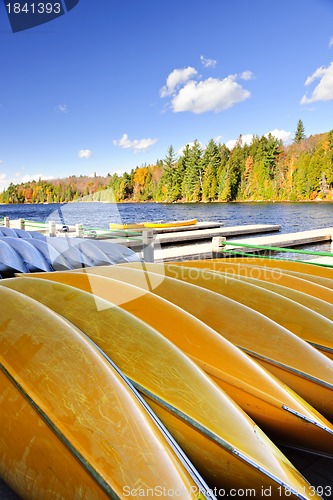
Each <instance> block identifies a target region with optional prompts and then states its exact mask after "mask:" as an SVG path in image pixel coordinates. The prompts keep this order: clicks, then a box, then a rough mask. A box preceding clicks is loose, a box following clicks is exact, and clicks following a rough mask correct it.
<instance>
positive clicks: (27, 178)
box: [15, 174, 54, 184]
mask: <svg viewBox="0 0 333 500" xmlns="http://www.w3.org/2000/svg"><path fill="white" fill-rule="evenodd" d="M39 179H42V180H43V181H48V180H50V179H54V177H53V176H50V175H43V174H34V175H29V174H26V175H24V176H23V177H22V178H21V180H20V179H18V178H16V179H15V183H17V184H20V183H21V182H32V181H39Z"/></svg>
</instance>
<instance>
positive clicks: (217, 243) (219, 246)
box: [212, 236, 226, 259]
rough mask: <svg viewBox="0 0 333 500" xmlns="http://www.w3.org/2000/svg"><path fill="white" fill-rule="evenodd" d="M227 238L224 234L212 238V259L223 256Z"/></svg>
mask: <svg viewBox="0 0 333 500" xmlns="http://www.w3.org/2000/svg"><path fill="white" fill-rule="evenodd" d="M225 241H226V238H225V237H224V236H214V238H213V239H212V259H219V258H220V257H222V250H223V248H224V247H225Z"/></svg>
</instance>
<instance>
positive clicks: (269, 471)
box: [1, 278, 329, 498]
mask: <svg viewBox="0 0 333 500" xmlns="http://www.w3.org/2000/svg"><path fill="white" fill-rule="evenodd" d="M1 284H3V285H6V284H7V286H10V287H11V286H12V287H14V288H19V289H20V290H22V291H23V292H24V293H27V294H28V295H31V296H33V297H35V298H36V299H37V300H38V301H41V302H42V303H43V304H45V305H47V306H48V307H51V308H52V309H53V310H55V311H58V312H59V313H60V314H61V315H62V316H63V317H64V318H66V319H67V320H69V321H70V322H72V323H73V324H75V326H77V327H78V328H79V329H80V330H82V331H83V332H84V333H85V334H87V335H88V336H89V337H90V338H91V339H92V340H93V341H94V342H96V344H97V345H98V346H99V347H100V348H101V349H102V350H103V352H104V353H105V354H106V355H108V356H109V357H110V358H111V359H112V360H113V361H114V362H115V363H116V364H117V366H119V367H120V368H121V369H122V371H123V372H124V373H125V375H127V376H128V377H129V378H130V379H131V380H132V381H133V383H134V384H135V386H136V387H137V388H138V389H139V390H140V391H141V393H142V395H143V396H144V397H145V399H146V400H147V401H148V402H149V404H150V405H151V407H152V408H153V410H154V411H155V412H156V413H157V415H158V416H159V417H160V418H161V420H162V421H163V422H164V424H165V425H166V427H167V428H168V429H169V430H170V432H171V433H172V434H173V436H174V437H175V438H176V440H177V441H178V442H179V443H180V444H181V446H182V448H183V449H184V450H185V452H186V453H187V454H188V456H189V457H190V459H191V460H192V461H193V463H194V465H195V466H196V467H197V468H198V470H199V472H201V473H202V474H203V475H204V477H205V479H206V478H207V481H208V483H209V484H210V485H212V486H214V487H222V488H230V487H232V488H237V487H238V488H244V487H246V486H248V485H251V487H252V488H255V489H256V491H257V492H258V493H259V492H260V491H261V489H262V487H267V488H270V487H272V496H273V497H276V498H278V497H279V496H280V491H281V487H282V490H283V487H284V486H287V487H289V488H291V489H292V490H293V491H294V492H302V495H303V497H304V498H310V497H311V489H310V488H309V485H308V484H307V483H306V481H305V480H304V478H303V477H302V476H301V475H300V474H299V473H298V472H297V471H296V469H295V468H294V467H293V466H292V465H291V464H290V462H289V461H288V460H287V459H286V458H285V457H284V456H283V455H282V454H281V452H280V451H279V450H278V448H276V446H275V445H274V444H273V443H272V442H271V441H270V440H269V439H268V438H267V437H266V436H265V434H264V433H263V432H262V431H261V430H260V428H259V427H258V426H257V425H256V424H255V423H254V422H253V421H252V420H251V419H250V418H249V417H248V416H247V415H246V414H245V413H244V412H243V411H242V410H241V409H240V408H239V407H238V406H237V405H236V404H235V403H234V402H233V401H232V400H231V399H230V398H229V397H228V396H227V395H226V394H225V393H224V392H223V391H222V390H221V389H220V388H219V387H218V386H217V385H216V384H215V383H214V382H213V381H212V380H211V379H210V378H208V377H207V376H206V375H205V374H204V373H203V372H202V371H201V370H200V369H199V368H198V367H197V366H196V365H195V364H194V363H192V362H191V361H190V360H189V358H188V357H187V356H185V354H183V353H182V352H181V351H180V350H179V349H177V348H176V347H175V346H174V345H173V344H172V343H171V342H169V341H168V340H166V339H165V338H164V337H163V336H162V335H160V334H159V333H158V332H157V331H156V330H154V329H152V328H151V327H149V326H148V325H146V324H145V323H143V322H142V321H140V320H138V319H137V318H135V317H134V316H133V315H131V314H129V313H128V312H126V311H124V310H122V309H120V308H119V307H117V306H112V304H111V303H110V302H107V301H105V300H103V299H100V298H96V297H94V296H93V295H92V294H90V293H87V292H83V291H82V290H78V289H75V288H73V287H69V286H68V285H64V284H60V283H53V282H51V281H47V280H42V279H34V278H23V279H12V280H5V281H3V282H2V283H1ZM94 406H97V408H98V405H96V403H94ZM328 436H329V434H328ZM130 439H131V440H132V439H133V437H131V438H130ZM126 442H127V441H126ZM132 463H133V464H136V461H135V459H134V460H133V461H132ZM135 468H136V467H134V469H135ZM302 495H300V494H296V493H295V494H294V495H293V496H296V497H298V498H302ZM282 496H283V495H282ZM287 496H288V495H287Z"/></svg>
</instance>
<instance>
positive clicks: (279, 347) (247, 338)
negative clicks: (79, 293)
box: [53, 265, 333, 420]
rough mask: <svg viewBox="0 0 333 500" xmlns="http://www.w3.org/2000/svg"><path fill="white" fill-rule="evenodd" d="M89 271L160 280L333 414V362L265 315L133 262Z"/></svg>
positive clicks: (180, 301)
mask: <svg viewBox="0 0 333 500" xmlns="http://www.w3.org/2000/svg"><path fill="white" fill-rule="evenodd" d="M126 266H127V265H126ZM89 273H91V274H97V275H102V276H106V277H111V278H114V279H117V280H119V281H124V282H127V283H132V284H134V285H136V286H139V287H141V288H144V289H149V288H148V286H149V283H154V282H156V283H157V286H156V287H155V288H154V289H153V290H152V291H153V292H154V293H155V294H157V295H159V296H161V297H163V298H165V299H166V300H169V301H170V302H172V303H174V304H176V305H178V306H179V307H181V308H182V309H184V310H186V311H187V312H189V313H190V314H193V316H195V317H197V318H198V319H200V320H201V321H203V322H204V323H206V324H207V325H208V326H210V327H211V328H212V329H213V330H215V331H216V332H218V333H219V334H221V335H222V336H224V337H225V338H227V339H228V340H229V341H230V342H232V343H233V344H235V345H236V346H238V347H240V348H241V349H243V350H244V351H245V352H247V353H248V354H250V355H251V356H252V357H253V358H254V359H255V360H256V361H258V362H260V364H262V365H263V366H265V368H267V369H268V370H269V371H270V372H272V373H273V374H274V375H275V376H277V377H278V378H279V379H280V380H282V381H283V382H285V383H286V384H287V385H289V386H290V387H291V388H292V389H293V390H294V391H295V392H296V393H298V394H299V395H300V396H302V397H303V398H304V399H305V400H306V401H308V402H309V403H310V404H311V405H312V406H313V407H314V408H315V409H316V410H318V411H319V412H320V413H322V414H323V415H324V416H325V417H326V418H328V419H329V420H330V419H332V418H333V400H332V390H333V362H332V361H331V360H330V359H328V358H327V357H326V356H324V355H323V354H321V353H320V352H319V351H317V350H316V349H315V348H313V347H311V346H310V345H308V344H307V343H306V342H305V341H303V340H302V339H300V338H298V337H296V335H294V334H292V333H291V332H289V331H288V330H286V329H285V328H283V327H281V326H280V325H278V324H277V323H275V322H273V321H272V320H270V319H268V318H266V317H265V316H263V315H262V314H260V313H257V312H256V311H254V310H252V309H250V308H248V307H246V306H244V305H242V304H239V303H237V302H235V301H233V300H231V299H228V298H226V297H223V296H221V295H219V294H217V293H215V292H211V291H209V290H205V289H203V288H201V287H199V286H196V285H192V284H189V283H184V282H181V281H179V280H177V279H175V278H169V277H166V276H164V277H163V279H161V280H160V281H158V279H157V277H158V275H157V274H156V273H152V272H148V271H147V272H145V271H142V270H139V269H135V268H134V267H125V266H124V265H118V266H105V267H102V266H101V267H95V268H90V269H89ZM53 274H54V273H53ZM189 298H190V299H189ZM235 321H237V328H235Z"/></svg>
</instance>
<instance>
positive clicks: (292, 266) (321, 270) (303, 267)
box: [214, 256, 333, 280]
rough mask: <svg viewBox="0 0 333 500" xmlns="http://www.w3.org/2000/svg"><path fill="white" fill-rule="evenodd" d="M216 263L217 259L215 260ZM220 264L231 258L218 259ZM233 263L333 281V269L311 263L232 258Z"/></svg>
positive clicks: (257, 258) (258, 258)
mask: <svg viewBox="0 0 333 500" xmlns="http://www.w3.org/2000/svg"><path fill="white" fill-rule="evenodd" d="M214 260H215V261H216V259H214ZM218 261H220V262H228V261H230V259H229V258H226V259H218ZM232 262H235V263H237V264H251V265H252V266H261V267H269V268H271V269H283V270H286V271H288V270H289V271H294V272H299V273H304V274H310V275H312V276H319V277H322V278H329V279H331V280H333V269H332V268H329V267H325V266H318V265H316V264H312V263H311V262H300V261H297V260H283V259H274V258H267V257H265V258H262V257H255V256H253V257H232Z"/></svg>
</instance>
